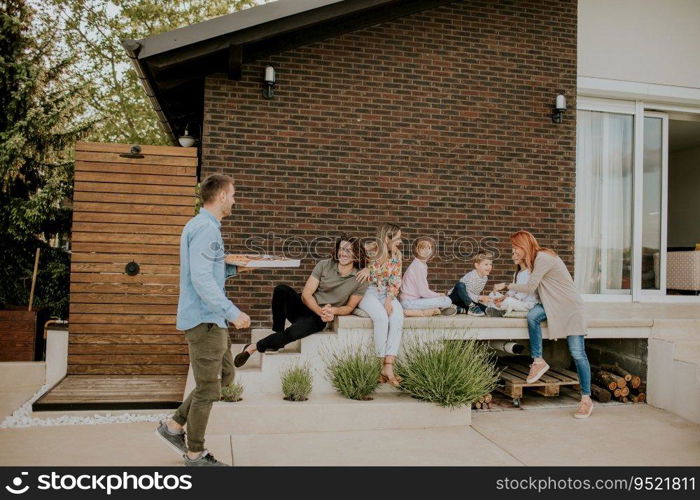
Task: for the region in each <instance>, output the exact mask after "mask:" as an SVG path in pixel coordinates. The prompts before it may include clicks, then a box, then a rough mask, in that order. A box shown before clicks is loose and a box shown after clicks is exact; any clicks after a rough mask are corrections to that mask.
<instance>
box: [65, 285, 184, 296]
mask: <svg viewBox="0 0 700 500" xmlns="http://www.w3.org/2000/svg"><path fill="white" fill-rule="evenodd" d="M179 291H180V287H179V284H178V285H143V284H141V283H127V284H117V283H75V282H73V283H71V285H70V293H71V294H73V293H76V292H90V293H115V294H134V295H141V294H148V295H165V296H168V295H174V296H176V297H177V295H178V294H179Z"/></svg>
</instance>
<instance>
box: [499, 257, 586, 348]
mask: <svg viewBox="0 0 700 500" xmlns="http://www.w3.org/2000/svg"><path fill="white" fill-rule="evenodd" d="M509 289H510V290H515V291H516V292H525V293H532V292H534V291H535V290H537V293H538V294H539V296H540V300H541V301H542V305H543V306H544V311H545V313H546V314H547V330H548V333H549V335H548V336H547V337H545V338H548V339H562V338H564V337H567V336H569V335H586V322H585V321H584V319H583V299H582V298H581V295H579V293H578V291H577V290H576V287H575V286H574V280H573V279H571V275H570V274H569V271H568V270H567V269H566V264H564V262H563V261H562V260H561V259H560V258H559V257H557V256H554V255H552V254H549V253H547V252H543V251H540V252H538V253H537V257H536V258H535V265H534V269H533V270H532V274H530V279H529V280H528V282H527V284H525V285H518V284H516V283H513V284H512V285H510V287H509Z"/></svg>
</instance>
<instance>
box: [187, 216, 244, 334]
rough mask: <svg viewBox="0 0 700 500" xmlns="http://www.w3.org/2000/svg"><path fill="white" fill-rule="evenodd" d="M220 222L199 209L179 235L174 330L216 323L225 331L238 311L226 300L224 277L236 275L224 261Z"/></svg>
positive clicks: (235, 268) (231, 267) (235, 270)
mask: <svg viewBox="0 0 700 500" xmlns="http://www.w3.org/2000/svg"><path fill="white" fill-rule="evenodd" d="M224 257H225V253H224V240H223V239H222V238H221V222H220V221H219V220H218V219H217V218H216V217H214V215H213V214H212V213H211V212H209V211H208V210H206V209H205V208H201V209H200V210H199V214H197V215H196V216H195V217H193V218H192V219H191V220H190V221H189V222H188V223H187V224H185V228H184V229H183V230H182V236H180V298H179V300H178V303H177V329H178V330H189V329H190V328H194V327H195V326H197V325H199V324H200V323H216V324H217V325H218V326H220V327H221V328H227V326H228V325H227V323H226V321H235V320H236V318H237V317H238V315H239V314H240V313H241V311H240V310H239V309H238V308H237V307H236V306H235V305H234V304H233V302H231V301H230V300H229V299H228V298H226V290H225V288H224V284H225V281H226V278H229V277H231V276H235V275H236V272H237V267H236V266H233V265H229V264H226V262H225V261H224Z"/></svg>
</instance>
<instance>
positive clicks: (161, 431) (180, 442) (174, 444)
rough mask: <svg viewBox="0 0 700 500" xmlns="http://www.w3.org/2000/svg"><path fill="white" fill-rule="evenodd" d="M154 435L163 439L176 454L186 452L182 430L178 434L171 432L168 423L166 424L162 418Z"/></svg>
mask: <svg viewBox="0 0 700 500" xmlns="http://www.w3.org/2000/svg"><path fill="white" fill-rule="evenodd" d="M156 435H157V436H159V437H160V438H161V439H162V440H163V441H165V443H166V444H167V445H168V446H170V448H172V449H173V450H174V451H175V452H176V453H177V454H178V455H182V454H183V453H187V443H186V441H185V432H184V431H183V432H181V433H180V434H173V433H172V432H170V431H169V430H168V424H166V423H165V421H164V420H161V421H160V423H159V425H158V428H157V429H156Z"/></svg>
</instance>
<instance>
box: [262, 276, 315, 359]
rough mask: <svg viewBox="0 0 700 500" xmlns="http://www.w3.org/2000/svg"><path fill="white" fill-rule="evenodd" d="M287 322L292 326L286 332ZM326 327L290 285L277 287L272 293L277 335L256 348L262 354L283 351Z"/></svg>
mask: <svg viewBox="0 0 700 500" xmlns="http://www.w3.org/2000/svg"><path fill="white" fill-rule="evenodd" d="M285 320H289V322H290V323H291V324H292V325H291V326H290V327H289V328H287V329H286V330H285V329H284V324H285ZM325 327H326V323H325V322H324V321H323V320H322V319H321V317H320V316H319V315H318V314H316V313H315V312H313V311H312V310H311V309H309V308H308V307H306V304H304V302H302V300H301V294H299V293H297V292H296V291H295V290H294V289H293V288H292V287H290V286H288V285H277V286H276V287H275V291H274V292H273V293H272V329H273V330H274V331H275V333H273V334H271V335H268V336H267V337H265V338H264V339H260V340H259V341H258V343H257V344H255V347H256V348H257V350H258V351H260V352H265V350H267V349H273V350H276V349H281V348H282V347H284V346H286V345H287V344H289V343H290V342H294V341H295V340H299V339H301V338H304V337H307V336H309V335H311V334H312V333H316V332H320V331H321V330H323V329H324V328H325Z"/></svg>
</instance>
